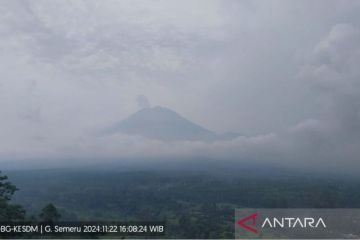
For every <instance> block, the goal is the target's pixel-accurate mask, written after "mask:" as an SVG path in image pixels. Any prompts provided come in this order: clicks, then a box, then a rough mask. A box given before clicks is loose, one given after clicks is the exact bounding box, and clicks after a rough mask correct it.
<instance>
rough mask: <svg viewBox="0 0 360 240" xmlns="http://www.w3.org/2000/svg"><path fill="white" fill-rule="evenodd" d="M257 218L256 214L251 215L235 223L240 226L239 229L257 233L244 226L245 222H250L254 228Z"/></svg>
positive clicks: (253, 229)
mask: <svg viewBox="0 0 360 240" xmlns="http://www.w3.org/2000/svg"><path fill="white" fill-rule="evenodd" d="M257 216H258V214H257V213H254V214H251V215H250V216H247V217H246V218H243V219H241V220H239V221H238V222H237V223H238V224H239V225H240V227H242V228H244V229H246V230H248V231H250V232H253V233H257V232H258V231H257V229H256V228H253V227H251V226H249V225H246V222H248V221H251V222H252V223H251V225H252V226H255V225H256V218H257Z"/></svg>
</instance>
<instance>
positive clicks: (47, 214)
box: [39, 203, 61, 223]
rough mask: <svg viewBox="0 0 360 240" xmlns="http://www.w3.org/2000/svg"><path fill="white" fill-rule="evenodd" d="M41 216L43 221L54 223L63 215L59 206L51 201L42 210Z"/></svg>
mask: <svg viewBox="0 0 360 240" xmlns="http://www.w3.org/2000/svg"><path fill="white" fill-rule="evenodd" d="M39 217H40V219H41V220H42V221H43V222H46V223H54V222H56V221H58V220H59V219H60V217H61V215H60V213H59V212H58V210H57V208H56V207H55V206H54V205H53V204H52V203H50V204H48V205H46V206H45V207H44V208H43V209H42V210H41V213H40V215H39Z"/></svg>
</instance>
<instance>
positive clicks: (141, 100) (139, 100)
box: [136, 95, 150, 109]
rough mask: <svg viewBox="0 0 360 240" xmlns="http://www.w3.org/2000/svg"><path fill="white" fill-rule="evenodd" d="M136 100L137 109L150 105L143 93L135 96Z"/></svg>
mask: <svg viewBox="0 0 360 240" xmlns="http://www.w3.org/2000/svg"><path fill="white" fill-rule="evenodd" d="M136 102H137V104H138V107H139V109H143V108H149V107H150V102H149V99H147V97H145V96H144V95H139V96H137V97H136Z"/></svg>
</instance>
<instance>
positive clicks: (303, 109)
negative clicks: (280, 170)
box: [0, 0, 360, 170]
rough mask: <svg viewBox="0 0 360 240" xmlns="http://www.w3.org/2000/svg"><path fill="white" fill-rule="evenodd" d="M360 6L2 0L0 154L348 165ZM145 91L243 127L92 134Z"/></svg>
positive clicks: (355, 134)
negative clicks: (210, 135)
mask: <svg viewBox="0 0 360 240" xmlns="http://www.w3.org/2000/svg"><path fill="white" fill-rule="evenodd" d="M359 12H360V5H359V3H358V2H357V1H341V2H340V1H328V0H326V1H316V2H310V1H305V0H304V1H298V2H296V3H293V2H291V3H288V2H286V1H277V0H271V1H266V2H264V1H226V2H224V1H217V0H210V1H209V0H204V1H190V0H189V1H181V3H180V2H173V1H170V2H169V1H156V2H155V3H154V2H152V3H148V2H147V1H141V0H140V1H131V4H130V2H129V1H112V0H109V1H101V2H100V1H93V0H86V1H81V0H74V1H52V2H51V3H50V2H48V1H41V0H40V1H36V2H30V1H16V0H14V1H4V2H3V4H1V6H0V79H1V80H0V109H1V111H2V112H1V117H0V119H1V124H0V133H1V137H0V161H3V160H5V159H11V160H14V161H20V160H21V159H38V158H42V159H52V160H53V161H56V159H69V158H82V159H88V158H89V157H92V156H96V157H97V158H98V159H100V158H109V157H111V158H119V159H120V158H126V157H142V156H152V157H157V156H159V157H169V156H179V157H206V158H221V159H239V160H241V159H246V160H249V159H251V160H253V161H258V162H260V163H262V162H278V163H281V164H284V165H286V164H287V165H292V166H295V165H298V166H301V167H304V168H309V167H310V168H312V166H313V165H317V167H318V168H323V167H324V166H326V167H329V168H330V166H331V167H332V168H337V167H339V166H340V165H341V166H342V167H343V168H347V169H348V170H351V169H354V168H357V167H359V163H358V161H357V157H358V156H360V155H359V150H357V149H359V144H360V143H359V142H360V121H359V120H360V113H359V112H360V97H359V96H360V84H359V79H360V78H359V76H360V72H359V71H360V70H359V68H358V63H359V62H360V53H359V51H360V50H359V49H360V46H359V45H360V41H359V40H360V39H359V35H360V33H359V29H360V26H359V24H358V23H359V20H360V19H359V16H360V14H359ZM137 96H138V97H137ZM145 96H146V97H145ZM136 97H137V101H134V98H136ZM147 98H149V99H151V102H152V104H153V105H163V106H166V107H169V108H171V109H173V110H175V111H177V112H179V113H180V114H181V115H183V116H185V117H187V118H189V119H190V120H193V121H194V122H196V123H199V124H200V125H202V126H204V127H206V128H209V129H212V130H214V131H218V132H227V131H231V132H241V133H244V134H246V135H247V136H248V137H239V138H236V139H233V140H227V141H216V142H213V143H203V142H186V141H185V142H178V143H176V144H175V143H166V142H161V141H156V140H151V139H146V138H142V137H139V136H137V137H134V136H126V135H114V136H111V137H104V136H103V137H97V136H96V134H94V132H97V131H98V130H99V129H103V128H104V127H106V126H109V125H111V124H113V123H115V122H118V121H119V120H121V119H124V118H126V117H127V116H129V115H130V114H131V113H133V112H135V111H136V110H137V109H138V108H139V107H140V108H143V107H147V106H149V105H150V104H149V102H148V100H147ZM64 161H65V160H64ZM84 161H85V160H84ZM350 168H351V169H350Z"/></svg>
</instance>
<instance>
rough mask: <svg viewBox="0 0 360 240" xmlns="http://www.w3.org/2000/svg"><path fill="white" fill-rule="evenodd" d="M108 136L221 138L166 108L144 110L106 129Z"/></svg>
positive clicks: (169, 138) (206, 139) (202, 139)
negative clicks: (119, 134) (122, 134)
mask: <svg viewBox="0 0 360 240" xmlns="http://www.w3.org/2000/svg"><path fill="white" fill-rule="evenodd" d="M105 132H106V134H115V133H124V134H128V135H140V136H144V137H147V138H152V139H159V140H165V141H177V140H190V141H195V140H199V141H213V140H216V139H218V138H219V136H218V135H217V134H216V133H214V132H212V131H210V130H208V129H206V128H203V127H202V126H200V125H198V124H195V123H193V122H191V121H189V120H187V119H186V118H184V117H182V116H180V115H179V114H177V113H176V112H174V111H172V110H171V109H168V108H165V107H160V106H157V107H152V108H144V109H142V110H140V111H138V112H136V113H134V114H132V115H131V116H129V117H128V118H126V119H124V120H122V121H120V122H119V123H116V124H115V125H114V126H112V127H110V128H108V129H106V131H105Z"/></svg>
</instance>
